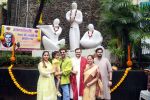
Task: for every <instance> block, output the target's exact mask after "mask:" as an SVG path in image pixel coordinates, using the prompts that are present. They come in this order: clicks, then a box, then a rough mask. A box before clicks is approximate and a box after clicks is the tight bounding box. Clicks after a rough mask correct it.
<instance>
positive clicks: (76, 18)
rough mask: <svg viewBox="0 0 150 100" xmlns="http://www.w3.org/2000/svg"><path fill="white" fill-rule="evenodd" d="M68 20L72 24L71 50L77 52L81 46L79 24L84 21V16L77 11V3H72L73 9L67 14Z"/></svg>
mask: <svg viewBox="0 0 150 100" xmlns="http://www.w3.org/2000/svg"><path fill="white" fill-rule="evenodd" d="M66 19H67V21H68V22H69V23H70V31H69V43H70V50H75V49H76V48H79V46H80V29H79V24H81V23H82V21H83V15H82V12H81V11H80V10H78V9H77V3H75V2H73V3H72V9H71V10H69V11H68V12H67V13H66Z"/></svg>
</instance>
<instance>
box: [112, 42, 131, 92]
mask: <svg viewBox="0 0 150 100" xmlns="http://www.w3.org/2000/svg"><path fill="white" fill-rule="evenodd" d="M130 54H131V45H130V44H129V45H128V60H127V66H128V68H126V70H125V72H124V75H123V76H122V77H121V79H120V80H119V82H118V83H117V84H116V85H115V86H114V87H113V88H112V89H111V90H110V92H111V93H112V92H114V91H115V90H116V89H117V88H118V87H119V86H120V85H121V83H122V82H123V81H124V80H125V78H126V77H127V75H128V73H129V71H130V70H131V69H132V61H131V56H130Z"/></svg>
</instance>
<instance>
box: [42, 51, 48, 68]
mask: <svg viewBox="0 0 150 100" xmlns="http://www.w3.org/2000/svg"><path fill="white" fill-rule="evenodd" d="M45 53H48V55H49V56H50V54H49V51H43V53H42V59H41V62H42V63H43V67H44V68H47V66H46V64H45V62H44V58H43V56H44V54H45Z"/></svg>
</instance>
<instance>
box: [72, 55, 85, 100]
mask: <svg viewBox="0 0 150 100" xmlns="http://www.w3.org/2000/svg"><path fill="white" fill-rule="evenodd" d="M86 64H87V60H86V58H84V57H80V58H76V57H74V58H72V66H73V71H77V72H78V73H77V74H76V75H74V74H72V75H71V79H70V80H71V85H70V98H71V99H73V100H82V96H83V89H84V80H83V72H84V69H85V67H86ZM74 77H75V79H74ZM72 88H74V89H72ZM75 88H76V89H77V93H75V92H76V91H75Z"/></svg>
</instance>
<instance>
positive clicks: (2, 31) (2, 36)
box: [0, 25, 4, 40]
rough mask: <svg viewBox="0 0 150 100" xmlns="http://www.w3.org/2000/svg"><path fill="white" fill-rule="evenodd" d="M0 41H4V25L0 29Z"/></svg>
mask: <svg viewBox="0 0 150 100" xmlns="http://www.w3.org/2000/svg"><path fill="white" fill-rule="evenodd" d="M0 40H4V25H2V28H1V36H0Z"/></svg>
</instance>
